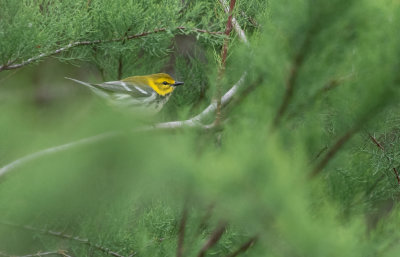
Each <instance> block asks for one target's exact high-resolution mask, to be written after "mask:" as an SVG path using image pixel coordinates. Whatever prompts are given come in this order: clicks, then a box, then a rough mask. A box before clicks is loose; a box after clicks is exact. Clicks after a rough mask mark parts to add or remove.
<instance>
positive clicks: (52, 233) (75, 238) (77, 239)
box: [0, 222, 136, 257]
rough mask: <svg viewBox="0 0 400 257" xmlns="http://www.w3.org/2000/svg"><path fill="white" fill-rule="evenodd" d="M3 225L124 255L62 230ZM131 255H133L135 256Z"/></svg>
mask: <svg viewBox="0 0 400 257" xmlns="http://www.w3.org/2000/svg"><path fill="white" fill-rule="evenodd" d="M0 223H1V224H2V225H6V226H10V227H16V228H20V229H25V230H29V231H35V232H39V233H41V234H46V235H50V236H55V237H59V238H62V239H68V240H72V241H75V242H78V243H81V244H85V245H87V246H89V247H93V248H95V249H97V250H99V251H101V252H103V253H106V254H108V255H111V256H114V257H124V256H123V255H121V254H119V253H117V252H113V251H111V250H110V249H108V248H106V247H104V246H101V245H99V244H94V243H92V242H90V241H89V239H87V238H81V237H79V236H72V235H68V234H63V233H61V232H58V231H52V230H45V229H40V228H35V227H32V226H28V225H18V224H13V223H8V222H0ZM135 254H136V253H134V254H133V255H135ZM133 255H131V256H133Z"/></svg>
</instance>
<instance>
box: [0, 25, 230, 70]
mask: <svg viewBox="0 0 400 257" xmlns="http://www.w3.org/2000/svg"><path fill="white" fill-rule="evenodd" d="M176 29H178V30H189V31H193V32H199V33H206V34H212V35H222V34H223V32H218V31H217V32H215V31H208V30H204V29H198V28H193V29H190V28H187V27H184V26H179V27H177V28H176ZM167 31H168V29H167V28H160V29H155V30H153V31H147V32H143V33H139V34H134V35H130V36H127V37H121V38H113V39H108V40H94V41H77V42H73V43H70V44H68V45H66V46H64V47H61V48H59V49H57V50H54V51H52V52H49V53H42V54H39V55H37V56H35V57H32V58H29V59H27V60H26V61H23V62H21V63H17V64H13V63H14V62H15V60H13V61H9V62H8V63H6V64H4V65H1V66H0V71H3V70H13V69H18V68H21V67H23V66H25V65H28V64H31V63H33V62H36V61H39V60H41V59H43V58H46V57H49V56H53V55H56V54H59V53H61V52H65V51H68V50H70V49H72V48H75V47H79V46H87V45H97V44H102V43H112V42H119V41H124V40H131V39H136V38H141V37H145V36H148V35H151V34H155V33H160V32H167Z"/></svg>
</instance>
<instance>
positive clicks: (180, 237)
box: [176, 206, 188, 257]
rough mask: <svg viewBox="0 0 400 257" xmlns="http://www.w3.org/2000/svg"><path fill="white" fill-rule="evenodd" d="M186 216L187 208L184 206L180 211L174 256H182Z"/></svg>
mask: <svg viewBox="0 0 400 257" xmlns="http://www.w3.org/2000/svg"><path fill="white" fill-rule="evenodd" d="M187 216H188V210H187V207H186V206H184V207H183V211H182V218H181V222H180V224H179V235H178V248H177V250H176V257H182V256H183V242H184V240H185V228H186V220H187Z"/></svg>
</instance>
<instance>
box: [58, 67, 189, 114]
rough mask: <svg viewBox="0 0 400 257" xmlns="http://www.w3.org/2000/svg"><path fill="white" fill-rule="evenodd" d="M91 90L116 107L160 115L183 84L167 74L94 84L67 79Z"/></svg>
mask: <svg viewBox="0 0 400 257" xmlns="http://www.w3.org/2000/svg"><path fill="white" fill-rule="evenodd" d="M65 78H66V79H69V80H72V81H74V82H76V83H79V84H82V85H84V86H86V87H88V88H90V89H91V90H92V91H93V92H94V93H96V94H97V95H99V96H100V97H102V98H104V99H107V100H108V101H109V102H111V103H112V104H114V105H118V106H123V107H127V108H131V109H135V110H137V111H144V112H147V113H152V114H155V113H158V112H159V111H160V110H161V109H162V107H163V106H164V104H165V103H166V102H167V101H168V99H169V98H170V96H171V94H172V92H173V91H174V90H175V88H176V87H177V86H180V85H183V84H184V83H183V82H180V81H176V80H174V79H173V78H172V77H171V76H170V75H169V74H167V73H156V74H150V75H143V76H131V77H127V78H125V79H122V80H117V81H108V82H103V83H100V84H93V83H88V82H84V81H80V80H77V79H73V78H69V77H65Z"/></svg>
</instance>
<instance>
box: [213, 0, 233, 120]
mask: <svg viewBox="0 0 400 257" xmlns="http://www.w3.org/2000/svg"><path fill="white" fill-rule="evenodd" d="M235 4H236V0H231V2H230V5H229V16H228V21H227V22H226V28H225V36H226V38H225V39H224V44H223V45H222V53H221V65H220V67H219V70H218V81H217V93H216V95H217V111H216V117H215V125H216V126H217V127H218V126H219V125H220V123H221V119H222V117H221V116H222V113H221V108H222V107H221V97H222V82H221V81H222V77H223V76H224V73H225V66H226V58H227V56H228V44H229V35H230V34H231V31H232V17H233V8H234V7H235Z"/></svg>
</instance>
